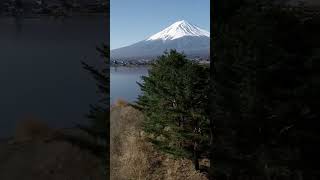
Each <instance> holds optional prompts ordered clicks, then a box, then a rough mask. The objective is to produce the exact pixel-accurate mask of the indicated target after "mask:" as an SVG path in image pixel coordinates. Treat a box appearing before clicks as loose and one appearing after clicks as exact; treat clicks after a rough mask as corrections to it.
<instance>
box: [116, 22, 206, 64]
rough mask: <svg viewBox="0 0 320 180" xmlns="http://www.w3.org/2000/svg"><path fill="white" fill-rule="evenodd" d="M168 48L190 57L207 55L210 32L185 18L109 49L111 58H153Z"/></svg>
mask: <svg viewBox="0 0 320 180" xmlns="http://www.w3.org/2000/svg"><path fill="white" fill-rule="evenodd" d="M169 49H176V50H177V51H179V52H184V53H185V54H186V55H187V56H190V57H208V56H209V52H210V33H209V32H208V31H206V30H203V29H201V28H199V27H197V26H195V25H192V24H190V23H189V22H187V21H185V20H181V21H177V22H175V23H173V24H172V25H170V26H169V27H167V28H165V29H164V30H162V31H160V32H158V33H156V34H154V35H152V36H150V37H149V38H147V39H145V40H143V41H140V42H137V43H135V44H132V45H130V46H126V47H122V48H118V49H114V50H111V59H139V58H147V59H148V58H154V57H156V56H159V55H161V54H163V52H164V51H165V50H169Z"/></svg>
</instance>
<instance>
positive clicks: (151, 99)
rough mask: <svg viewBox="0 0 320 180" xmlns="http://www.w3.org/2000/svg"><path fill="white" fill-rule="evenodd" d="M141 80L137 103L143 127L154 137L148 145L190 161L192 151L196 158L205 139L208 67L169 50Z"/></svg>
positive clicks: (206, 133)
mask: <svg viewBox="0 0 320 180" xmlns="http://www.w3.org/2000/svg"><path fill="white" fill-rule="evenodd" d="M142 79H143V83H142V84H139V85H140V87H141V90H142V95H141V96H140V97H139V99H138V102H137V104H138V106H139V107H140V108H141V109H142V110H143V112H144V113H145V115H146V121H145V123H144V128H145V131H146V132H148V133H150V134H152V135H153V136H154V138H152V142H153V143H154V144H155V145H156V147H158V148H159V149H161V150H162V151H164V152H166V153H170V154H173V155H175V156H178V157H187V158H191V157H193V158H194V156H195V155H194V153H195V152H196V153H197V154H196V156H197V157H196V158H197V159H198V158H199V155H200V154H202V153H205V150H206V147H207V145H208V139H209V137H208V134H209V133H208V125H209V121H208V115H207V114H208V112H207V109H208V96H207V95H208V90H209V86H208V85H209V68H208V67H205V66H201V65H199V64H197V63H195V62H192V61H190V60H188V59H187V58H186V57H185V56H184V55H183V54H180V53H178V52H176V51H175V50H171V51H170V52H169V53H168V52H165V54H164V55H162V56H160V57H159V58H158V59H157V60H156V61H155V63H154V64H153V65H152V66H151V68H150V70H149V74H148V76H144V77H143V78H142ZM198 153H199V154H198ZM195 163H197V162H195Z"/></svg>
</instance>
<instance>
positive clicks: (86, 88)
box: [0, 15, 109, 137]
mask: <svg viewBox="0 0 320 180" xmlns="http://www.w3.org/2000/svg"><path fill="white" fill-rule="evenodd" d="M108 29H109V18H107V17H105V16H103V15H94V16H74V17H70V18H65V19H54V18H51V17H40V18H28V19H24V18H0V83H1V88H0V99H1V101H0V115H1V117H0V123H1V125H0V136H1V137H4V136H9V135H12V133H13V132H14V131H13V130H14V127H15V125H16V123H17V122H18V121H19V120H21V119H23V118H24V117H25V116H26V115H34V116H36V117H38V118H40V119H43V120H44V121H46V122H47V123H48V124H49V125H50V126H52V127H70V126H73V125H74V123H82V122H86V121H87V119H86V118H85V114H86V113H87V112H88V111H89V105H90V104H94V103H96V102H97V101H98V95H97V94H96V90H97V89H96V86H95V81H94V80H93V78H92V77H91V75H90V74H89V73H88V72H86V71H85V70H84V69H83V68H82V66H81V61H86V62H87V63H88V64H92V65H102V64H101V62H102V59H101V57H100V55H99V54H98V53H97V51H96V49H95V47H96V46H98V45H100V44H102V43H109V31H108Z"/></svg>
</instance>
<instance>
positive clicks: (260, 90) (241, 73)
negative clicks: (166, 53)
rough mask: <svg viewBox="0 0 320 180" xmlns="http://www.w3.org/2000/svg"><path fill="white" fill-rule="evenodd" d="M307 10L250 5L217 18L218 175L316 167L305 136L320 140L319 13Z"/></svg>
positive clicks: (286, 173) (284, 173)
mask: <svg viewBox="0 0 320 180" xmlns="http://www.w3.org/2000/svg"><path fill="white" fill-rule="evenodd" d="M301 14H303V9H300V10H295V11H293V10H290V9H287V8H284V7H282V6H278V5H277V6H276V5H272V4H269V3H264V4H263V3H261V4H246V6H241V7H239V8H238V9H237V11H235V12H234V14H232V15H230V16H228V19H227V20H226V21H224V22H223V21H219V23H215V24H214V32H215V37H214V38H215V39H214V42H213V49H214V71H215V72H214V76H213V81H212V82H213V89H212V90H213V91H212V98H213V101H212V104H211V105H212V106H211V109H212V117H213V119H214V124H213V125H214V128H213V132H214V139H213V147H212V153H213V156H212V159H211V161H212V163H213V164H212V167H213V170H214V173H213V174H215V175H216V178H217V179H221V177H218V174H224V176H225V177H227V176H231V177H240V176H241V175H242V177H243V176H245V175H250V176H251V177H257V176H259V177H263V178H262V179H270V178H271V177H274V178H284V177H286V178H287V179H288V178H289V179H290V178H292V177H293V176H294V175H297V173H300V172H303V173H308V174H312V173H315V172H316V170H315V169H312V168H310V165H308V164H307V163H306V162H305V161H304V160H303V159H304V158H306V157H309V158H308V159H309V160H312V158H310V157H311V156H310V154H309V153H311V152H313V154H312V157H313V158H314V160H315V159H319V158H318V157H319V156H318V155H317V153H315V151H314V150H311V149H310V146H308V145H307V144H308V143H306V142H313V143H317V144H319V133H318V132H316V131H315V130H314V128H315V127H317V120H318V119H319V114H318V112H320V111H319V109H318V108H319V106H318V102H319V100H320V96H319V94H316V93H315V92H319V90H320V89H319V88H320V86H319V85H320V84H319V82H320V81H319V75H320V74H319V68H320V67H319V64H318V63H315V62H316V60H315V59H318V58H319V56H318V55H316V54H315V52H316V51H317V49H316V48H314V46H313V44H314V42H316V41H319V39H317V40H316V39H313V36H312V35H315V32H316V31H314V30H313V29H312V28H315V27H316V26H315V25H313V23H314V22H315V17H310V18H309V19H308V20H307V21H305V19H302V18H301ZM311 97H312V98H311ZM316 104H317V105H316ZM314 148H316V149H318V150H319V147H316V146H315V147H314ZM307 152H309V153H307ZM314 160H313V161H314ZM307 166H309V168H306V167H307Z"/></svg>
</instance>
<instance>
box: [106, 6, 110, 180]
mask: <svg viewBox="0 0 320 180" xmlns="http://www.w3.org/2000/svg"><path fill="white" fill-rule="evenodd" d="M105 1H106V4H107V6H106V8H107V10H106V16H105V18H106V19H105V21H107V23H106V24H107V27H105V28H106V39H107V40H106V42H107V47H108V56H109V57H107V58H108V63H107V64H106V65H107V66H108V67H107V68H106V69H107V72H106V74H108V75H109V82H108V83H109V92H108V102H107V103H108V105H109V107H108V108H109V114H108V117H107V121H106V128H107V138H106V141H107V142H106V145H107V146H106V153H107V155H106V161H107V162H106V165H107V166H106V168H107V169H106V176H107V178H106V179H107V180H109V179H110V169H111V168H110V157H111V154H110V87H111V84H110V75H111V74H110V4H111V3H110V1H111V0H105Z"/></svg>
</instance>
